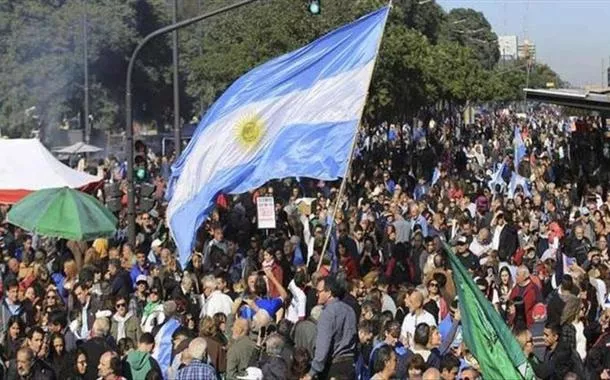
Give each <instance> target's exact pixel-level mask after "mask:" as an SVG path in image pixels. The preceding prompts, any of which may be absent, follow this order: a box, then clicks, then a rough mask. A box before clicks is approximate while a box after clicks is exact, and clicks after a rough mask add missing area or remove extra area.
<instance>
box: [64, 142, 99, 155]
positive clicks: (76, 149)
mask: <svg viewBox="0 0 610 380" xmlns="http://www.w3.org/2000/svg"><path fill="white" fill-rule="evenodd" d="M102 150H104V149H102V148H98V147H97V146H94V145H89V144H85V143H84V142H82V141H81V142H77V143H75V144H72V145H70V146H67V147H65V148H60V149H53V151H54V152H55V153H60V154H81V153H97V152H101V151H102Z"/></svg>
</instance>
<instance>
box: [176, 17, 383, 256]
mask: <svg viewBox="0 0 610 380" xmlns="http://www.w3.org/2000/svg"><path fill="white" fill-rule="evenodd" d="M388 13H389V7H384V8H382V9H380V10H378V11H376V12H373V13H370V14H368V15H366V16H364V17H362V18H360V19H358V20H356V21H354V22H352V23H351V24H347V25H345V26H343V27H341V28H339V29H336V30H334V31H332V32H330V33H329V34H327V35H325V36H323V37H321V38H319V39H318V40H316V41H314V42H312V43H310V44H309V45H307V46H304V47H303V48H300V49H298V50H295V51H293V52H291V53H288V54H285V55H283V56H280V57H278V58H275V59H273V60H271V61H269V62H267V63H265V64H263V65H261V66H259V67H257V68H255V69H253V70H252V71H250V72H248V73H247V74H245V75H244V76H242V77H241V78H239V79H238V80H237V81H236V82H235V83H233V85H231V86H230V87H229V89H227V91H226V92H225V93H224V94H223V95H222V96H221V97H220V98H219V99H218V100H217V101H216V103H215V104H214V105H213V106H212V107H211V108H210V110H209V111H208V112H207V113H206V115H205V117H204V118H203V120H202V121H201V123H200V124H199V126H198V127H197V130H196V132H195V135H194V136H193V139H192V140H191V142H190V143H189V145H188V146H187V148H186V149H185V151H184V152H183V153H182V155H181V156H180V158H179V159H178V160H177V161H176V163H175V164H174V166H173V167H172V175H171V178H170V182H169V187H168V193H167V198H168V199H169V205H168V209H167V217H168V220H169V224H170V229H171V231H172V234H173V236H174V239H175V241H176V245H177V247H178V250H179V253H180V260H181V262H182V263H183V264H184V263H185V262H186V261H187V260H188V258H189V256H190V252H191V248H192V244H193V240H194V236H195V232H196V230H197V228H198V227H199V225H200V224H201V223H202V222H203V221H204V220H205V218H206V216H207V215H208V214H209V212H210V211H211V210H212V208H213V206H214V201H215V199H216V197H217V195H218V194H219V193H225V194H238V193H242V192H245V191H248V190H251V189H253V188H256V187H259V186H261V185H262V184H264V183H265V182H267V181H269V180H271V179H275V178H283V177H289V176H300V177H312V178H319V179H323V180H332V179H336V178H338V177H340V176H343V175H344V174H345V171H346V169H347V165H348V162H349V155H350V152H351V146H352V141H353V139H354V136H355V133H356V132H357V130H358V124H359V121H360V117H361V115H362V110H363V108H364V104H365V101H366V95H367V92H368V87H369V83H370V80H371V76H372V73H373V67H374V64H375V58H376V57H377V53H378V51H379V44H380V41H381V37H382V34H383V30H384V26H385V22H386V20H387V16H388Z"/></svg>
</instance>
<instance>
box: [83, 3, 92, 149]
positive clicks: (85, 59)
mask: <svg viewBox="0 0 610 380" xmlns="http://www.w3.org/2000/svg"><path fill="white" fill-rule="evenodd" d="M87 22H88V20H87V0H83V42H84V47H83V66H85V89H84V91H85V105H84V108H85V109H84V111H85V142H86V143H87V144H89V141H90V140H91V126H90V124H89V64H88V55H89V54H88V46H87V45H88V43H89V41H88V40H89V38H88V31H87V29H88V28H87Z"/></svg>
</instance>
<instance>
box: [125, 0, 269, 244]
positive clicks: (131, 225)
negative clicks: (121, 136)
mask: <svg viewBox="0 0 610 380" xmlns="http://www.w3.org/2000/svg"><path fill="white" fill-rule="evenodd" d="M255 1H258V0H242V1H240V2H239V3H235V4H233V5H229V6H226V7H223V8H220V9H217V10H215V11H212V12H209V13H206V14H203V15H199V16H197V17H193V18H190V19H187V20H184V21H180V22H177V23H175V24H172V25H168V26H166V27H163V28H161V29H157V30H155V31H154V32H152V33H150V34H149V35H147V36H146V37H144V39H143V40H142V41H140V43H139V44H138V46H136V48H135V49H134V51H133V54H132V55H131V58H130V60H129V65H128V66H127V78H126V80H125V121H126V124H127V125H126V129H127V131H126V137H127V141H126V144H127V146H126V149H125V150H126V155H127V157H126V159H127V223H128V224H127V229H128V237H129V243H130V244H131V245H132V246H135V241H136V204H135V192H134V170H133V169H134V165H133V164H134V162H133V158H134V157H133V149H134V145H133V114H132V101H131V77H132V74H133V68H134V65H135V61H136V58H138V54H139V53H140V50H142V48H143V47H144V46H145V45H146V44H147V43H148V42H149V41H151V40H152V39H153V38H155V37H158V36H161V35H163V34H167V33H169V32H173V31H175V30H178V29H181V28H184V27H187V26H189V25H191V24H194V23H196V22H199V21H202V20H205V19H207V18H210V17H212V16H216V15H219V14H222V13H225V12H228V11H231V10H233V9H237V8H241V7H243V6H244V5H247V4H250V3H253V2H255Z"/></svg>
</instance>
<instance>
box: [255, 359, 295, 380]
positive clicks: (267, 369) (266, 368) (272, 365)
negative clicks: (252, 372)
mask: <svg viewBox="0 0 610 380" xmlns="http://www.w3.org/2000/svg"><path fill="white" fill-rule="evenodd" d="M261 370H262V371H263V379H265V380H267V379H269V380H284V379H287V378H288V375H289V372H288V365H287V364H286V361H284V359H283V358H282V357H281V356H271V357H269V358H268V360H266V361H265V362H264V363H263V364H262V367H261Z"/></svg>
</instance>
